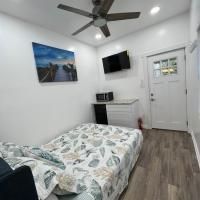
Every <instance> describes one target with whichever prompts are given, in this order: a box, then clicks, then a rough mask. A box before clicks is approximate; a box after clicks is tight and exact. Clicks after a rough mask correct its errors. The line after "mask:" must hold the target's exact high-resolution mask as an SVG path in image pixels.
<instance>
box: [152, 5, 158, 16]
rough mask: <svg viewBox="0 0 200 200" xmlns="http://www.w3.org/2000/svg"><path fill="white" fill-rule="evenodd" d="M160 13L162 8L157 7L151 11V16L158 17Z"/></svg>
mask: <svg viewBox="0 0 200 200" xmlns="http://www.w3.org/2000/svg"><path fill="white" fill-rule="evenodd" d="M159 12H160V7H159V6H155V7H153V8H152V9H151V11H150V13H151V15H156V14H157V13H159Z"/></svg>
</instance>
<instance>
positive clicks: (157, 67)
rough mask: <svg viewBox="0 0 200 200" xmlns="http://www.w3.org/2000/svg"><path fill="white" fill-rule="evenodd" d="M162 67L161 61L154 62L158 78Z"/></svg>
mask: <svg viewBox="0 0 200 200" xmlns="http://www.w3.org/2000/svg"><path fill="white" fill-rule="evenodd" d="M160 67H161V66H160V61H158V62H154V64H153V74H154V77H155V78H158V77H159V76H160V75H161V72H160Z"/></svg>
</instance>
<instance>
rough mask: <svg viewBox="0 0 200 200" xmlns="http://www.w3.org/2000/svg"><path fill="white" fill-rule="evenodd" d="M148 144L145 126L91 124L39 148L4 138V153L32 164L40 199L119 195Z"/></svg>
mask: <svg viewBox="0 0 200 200" xmlns="http://www.w3.org/2000/svg"><path fill="white" fill-rule="evenodd" d="M142 143H143V137H142V133H141V131H140V130H136V129H131V128H125V127H117V126H106V125H97V124H91V123H90V124H82V125H80V126H78V127H76V128H74V129H72V130H70V131H65V132H64V133H62V134H61V135H60V136H59V137H57V138H55V139H53V140H52V141H50V142H49V143H47V144H44V145H42V146H39V147H32V146H20V145H16V144H13V143H5V142H0V156H1V157H2V158H3V159H5V160H6V161H7V162H8V164H9V165H10V166H11V167H12V168H13V169H16V168H18V167H21V166H24V165H26V166H29V167H30V168H31V170H32V173H33V177H34V181H35V185H36V189H37V192H38V196H39V199H40V200H46V199H47V198H49V199H47V200H57V199H56V196H55V195H53V194H56V195H57V196H58V198H59V199H60V200H116V199H118V198H119V196H120V195H121V193H122V192H123V190H124V189H125V188H126V186H127V185H128V179H129V175H130V172H131V171H132V169H133V167H134V165H135V163H136V161H137V158H138V156H139V153H140V150H141V147H142ZM50 194H52V195H50ZM70 194H71V195H70Z"/></svg>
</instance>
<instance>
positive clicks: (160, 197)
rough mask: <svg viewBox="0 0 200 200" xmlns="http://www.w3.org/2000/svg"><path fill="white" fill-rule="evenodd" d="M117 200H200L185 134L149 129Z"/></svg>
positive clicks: (199, 178)
mask: <svg viewBox="0 0 200 200" xmlns="http://www.w3.org/2000/svg"><path fill="white" fill-rule="evenodd" d="M129 181H130V182H129V186H128V188H127V189H126V191H125V192H124V193H123V194H122V197H121V198H120V200H200V170H199V167H198V163H197V159H196V155H195V151H194V146H193V143H192V139H191V136H190V135H189V134H188V133H183V132H176V131H163V130H151V131H145V132H144V145H143V149H142V152H141V155H140V157H139V160H138V162H137V164H136V166H135V168H134V170H133V172H132V175H131V177H130V180H129Z"/></svg>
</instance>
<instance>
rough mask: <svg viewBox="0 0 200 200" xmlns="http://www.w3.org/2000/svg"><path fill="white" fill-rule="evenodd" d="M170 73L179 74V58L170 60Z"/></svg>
mask: <svg viewBox="0 0 200 200" xmlns="http://www.w3.org/2000/svg"><path fill="white" fill-rule="evenodd" d="M169 73H170V74H177V58H171V59H170V60H169Z"/></svg>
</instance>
